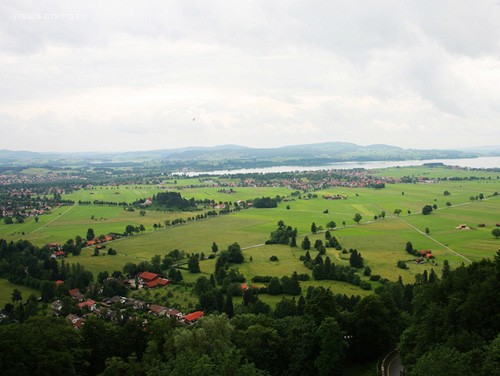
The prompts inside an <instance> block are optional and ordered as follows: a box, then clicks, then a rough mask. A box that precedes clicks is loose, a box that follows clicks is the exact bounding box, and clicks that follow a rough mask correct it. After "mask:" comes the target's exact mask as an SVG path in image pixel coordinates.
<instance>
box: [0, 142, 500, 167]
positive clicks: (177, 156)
mask: <svg viewBox="0 0 500 376" xmlns="http://www.w3.org/2000/svg"><path fill="white" fill-rule="evenodd" d="M495 150H498V151H499V152H500V147H484V148H471V149H469V150H438V149H432V150H431V149H403V148H400V147H397V146H391V145H383V144H374V145H368V146H360V145H356V144H353V143H349V142H325V143H318V144H305V145H289V146H282V147H277V148H251V147H246V146H240V145H220V146H214V147H185V148H177V149H159V150H148V151H130V152H115V153H107V152H101V153H96V152H87V153H85V152H75V153H37V152H30V151H10V150H0V164H2V165H24V164H40V165H41V164H54V165H64V164H67V163H69V162H70V161H71V162H74V161H78V162H81V163H83V164H106V165H110V164H114V163H122V164H123V163H130V162H137V163H142V162H148V161H161V162H162V163H164V164H166V165H167V166H170V167H172V166H176V167H181V168H184V167H187V168H189V167H193V166H197V167H201V168H202V169H211V168H242V167H252V166H254V167H263V166H276V165H293V164H297V165H305V166H307V165H321V164H327V163H332V162H345V161H376V160H378V161H384V160H386V161H397V160H410V159H417V160H425V159H452V158H474V157H477V156H481V155H491V153H494V152H495Z"/></svg>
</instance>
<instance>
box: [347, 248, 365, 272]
mask: <svg viewBox="0 0 500 376" xmlns="http://www.w3.org/2000/svg"><path fill="white" fill-rule="evenodd" d="M349 265H351V266H352V267H353V268H362V267H363V257H361V253H358V251H357V250H355V249H353V250H352V252H351V256H350V257H349Z"/></svg>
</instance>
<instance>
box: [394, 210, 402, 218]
mask: <svg viewBox="0 0 500 376" xmlns="http://www.w3.org/2000/svg"><path fill="white" fill-rule="evenodd" d="M394 214H396V215H397V216H398V217H399V215H400V214H401V209H395V210H394Z"/></svg>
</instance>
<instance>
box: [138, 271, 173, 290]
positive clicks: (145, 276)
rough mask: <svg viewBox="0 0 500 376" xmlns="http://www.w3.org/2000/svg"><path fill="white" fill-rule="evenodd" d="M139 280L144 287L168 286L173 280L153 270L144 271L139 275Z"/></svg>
mask: <svg viewBox="0 0 500 376" xmlns="http://www.w3.org/2000/svg"><path fill="white" fill-rule="evenodd" d="M137 280H138V282H139V285H141V286H142V288H144V287H147V288H150V289H153V288H155V287H163V286H168V285H170V284H171V283H172V281H170V280H168V279H165V278H162V277H161V276H160V275H159V274H156V273H151V272H142V273H140V274H138V275H137Z"/></svg>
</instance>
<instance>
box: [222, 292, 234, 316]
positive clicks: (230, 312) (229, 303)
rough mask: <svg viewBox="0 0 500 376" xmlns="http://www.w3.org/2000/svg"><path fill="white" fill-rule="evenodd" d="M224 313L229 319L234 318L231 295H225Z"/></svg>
mask: <svg viewBox="0 0 500 376" xmlns="http://www.w3.org/2000/svg"><path fill="white" fill-rule="evenodd" d="M224 312H225V313H226V315H227V317H229V318H231V317H233V316H234V307H233V296H232V295H231V294H227V296H226V302H225V304H224Z"/></svg>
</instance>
